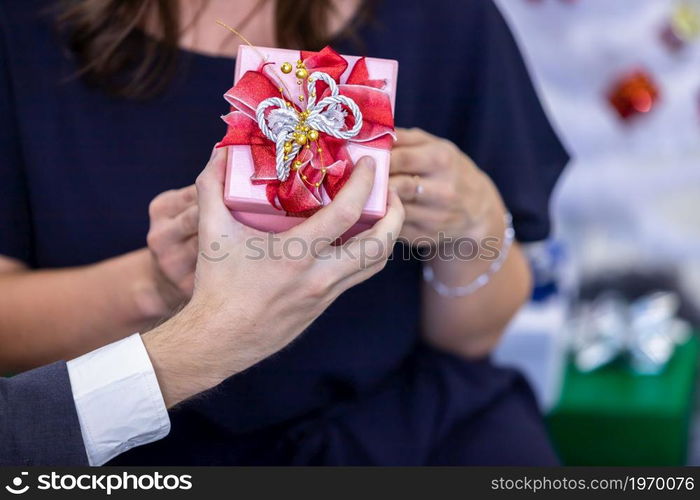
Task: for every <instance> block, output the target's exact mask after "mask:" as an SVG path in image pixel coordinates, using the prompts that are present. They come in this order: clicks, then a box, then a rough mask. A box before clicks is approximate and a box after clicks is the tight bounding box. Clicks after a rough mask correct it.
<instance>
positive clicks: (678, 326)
mask: <svg viewBox="0 0 700 500" xmlns="http://www.w3.org/2000/svg"><path fill="white" fill-rule="evenodd" d="M679 309H680V299H679V297H678V295H677V294H675V293H672V292H656V293H652V294H650V295H646V296H644V297H641V298H639V299H637V300H635V301H634V302H632V303H629V302H627V301H626V300H625V299H624V298H623V297H622V296H621V295H619V294H617V293H615V292H608V293H604V294H602V295H601V296H599V297H598V298H597V299H596V300H594V301H593V302H592V303H589V304H586V305H584V306H583V307H582V309H581V311H580V313H579V314H578V315H577V316H576V318H575V319H574V320H573V322H572V332H571V333H572V336H571V347H572V351H573V359H574V364H575V365H576V367H577V368H578V369H579V370H580V371H584V372H589V371H593V370H596V369H598V368H600V367H602V366H604V365H606V364H608V363H610V362H612V361H613V360H615V359H617V358H619V357H621V356H625V357H626V358H627V360H628V362H629V366H630V368H631V369H632V370H633V371H634V372H635V373H639V374H657V373H660V372H661V371H663V369H664V367H665V366H666V364H667V363H668V361H669V360H670V359H671V357H672V356H673V353H674V351H675V348H676V346H678V345H680V344H683V343H685V342H686V341H687V340H688V339H689V337H690V334H691V327H690V325H689V324H688V323H687V322H685V321H684V320H682V319H680V318H678V316H677V314H678V310H679Z"/></svg>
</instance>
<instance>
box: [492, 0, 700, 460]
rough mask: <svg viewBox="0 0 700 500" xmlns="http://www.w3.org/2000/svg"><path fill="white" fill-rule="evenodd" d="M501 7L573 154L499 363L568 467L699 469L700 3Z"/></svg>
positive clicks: (583, 1) (568, 1) (529, 2)
mask: <svg viewBox="0 0 700 500" xmlns="http://www.w3.org/2000/svg"><path fill="white" fill-rule="evenodd" d="M496 1H497V3H498V4H499V6H500V8H501V10H502V12H503V14H504V15H505V17H506V18H507V20H508V22H509V24H510V25H511V28H512V30H513V32H514V34H515V36H516V39H517V41H518V43H519V45H520V48H521V50H522V52H523V54H524V56H525V59H526V61H527V63H528V65H529V68H530V72H531V75H532V77H533V80H534V82H535V84H536V87H537V90H538V92H539V95H540V98H541V99H542V101H543V103H544V105H545V108H546V110H547V112H548V114H549V117H550V119H551V120H552V122H553V124H554V125H555V127H556V129H557V131H558V132H559V135H560V137H561V138H562V140H563V141H564V143H565V144H566V145H567V147H568V150H569V152H570V153H571V155H572V161H571V163H570V165H569V166H568V168H567V169H566V171H565V173H564V175H563V177H562V179H561V181H560V182H559V185H558V187H557V190H556V193H555V197H554V199H553V201H552V213H553V217H554V220H555V224H556V229H555V232H554V235H553V237H552V238H551V240H550V241H548V242H544V243H541V244H536V245H531V246H530V247H528V248H527V252H528V255H529V257H530V260H531V262H532V265H533V268H534V270H535V275H536V285H537V286H536V290H535V293H534V295H533V300H532V302H531V303H530V304H529V306H528V307H527V308H525V310H523V311H522V312H521V314H520V315H519V316H518V317H517V318H516V319H515V321H514V322H513V323H512V325H511V326H510V329H509V331H508V332H507V334H506V336H505V338H504V342H503V344H502V345H501V347H500V348H499V350H498V352H497V355H496V357H497V359H498V360H499V362H501V363H503V364H505V365H514V366H517V367H519V368H521V369H522V370H523V371H524V372H525V373H526V374H527V376H528V378H529V379H530V382H531V383H532V384H533V386H534V387H535V390H536V393H537V396H538V399H539V401H540V404H541V405H542V407H543V409H544V410H545V411H546V412H547V414H548V421H549V425H550V429H551V432H552V436H553V438H554V441H555V443H556V446H557V448H558V449H559V452H560V454H561V455H562V458H563V459H564V461H565V462H566V463H567V464H572V465H579V464H601V465H615V464H624V465H656V464H660V465H675V464H685V463H688V464H695V465H698V464H700V411H699V409H700V404H698V401H697V398H696V396H695V386H696V380H697V373H698V372H697V364H698V341H697V332H696V330H695V329H694V327H695V328H697V327H698V326H700V316H699V315H698V313H697V311H698V310H699V309H700V308H699V306H700V0H614V1H610V0H496ZM562 332H564V333H562Z"/></svg>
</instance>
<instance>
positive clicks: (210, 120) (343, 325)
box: [0, 0, 567, 465]
mask: <svg viewBox="0 0 700 500" xmlns="http://www.w3.org/2000/svg"><path fill="white" fill-rule="evenodd" d="M49 3H50V2H46V1H44V0H10V1H4V2H3V3H2V4H0V254H4V255H8V256H11V257H15V258H18V259H21V260H22V261H24V262H26V263H27V264H29V265H30V266H32V267H35V268H45V267H66V266H77V265H82V264H89V263H93V262H97V261H100V260H103V259H106V258H108V257H112V256H115V255H118V254H121V253H124V252H128V251H130V250H133V249H136V248H140V247H143V246H144V244H145V236H146V233H147V230H148V218H147V207H148V203H149V201H150V200H151V199H152V198H153V197H154V196H155V195H157V194H158V193H160V192H162V191H164V190H167V189H170V188H174V187H181V186H185V185H188V184H191V183H192V182H193V180H194V179H195V177H196V175H197V173H198V172H199V171H200V170H201V168H202V166H203V165H204V163H205V162H206V160H207V158H208V154H209V151H210V149H211V146H212V144H213V143H214V142H216V141H217V140H219V139H220V138H221V137H222V136H223V133H224V126H223V123H222V122H221V121H220V120H219V115H221V114H222V113H224V112H225V111H226V108H227V107H226V104H225V102H224V101H223V99H222V94H223V92H224V91H226V90H227V89H228V88H229V87H230V84H231V81H232V75H233V66H234V64H233V61H232V60H231V59H227V58H215V57H206V56H203V55H197V54H193V53H188V52H185V51H183V52H181V54H180V61H179V69H178V74H177V77H176V78H175V80H174V81H173V82H172V83H171V84H170V85H169V87H168V88H167V90H166V91H165V92H164V93H162V94H161V95H159V96H158V97H157V98H154V99H151V100H148V101H145V102H144V101H127V100H123V99H117V98H112V97H109V96H107V95H106V94H105V93H104V92H102V91H101V90H99V89H96V88H90V87H88V86H87V85H86V84H85V82H83V81H81V80H80V79H76V78H74V73H75V70H76V66H75V62H74V61H73V59H72V58H71V55H70V54H69V53H68V52H67V51H66V49H65V48H64V47H63V46H62V44H61V41H60V39H59V37H58V35H56V33H55V30H54V29H53V24H52V23H53V20H52V19H51V18H50V17H49V16H46V15H44V14H41V13H42V11H43V10H44V7H46V6H47V5H48V4H49ZM212 29H217V28H216V27H215V26H214V27H212ZM359 38H360V42H361V43H360V45H357V44H356V43H355V42H351V41H348V40H339V41H337V43H335V44H334V47H335V48H336V49H338V50H339V51H341V52H346V53H355V54H357V53H366V54H367V55H372V56H375V57H387V58H392V59H398V60H399V64H400V70H399V85H398V96H397V109H396V123H397V125H398V126H401V127H420V128H423V129H425V130H427V131H429V132H431V133H433V134H436V135H438V136H442V137H445V138H447V139H450V140H452V141H453V142H455V143H456V144H458V145H459V146H460V147H461V148H462V149H463V150H464V151H465V152H466V153H468V154H469V155H470V156H471V157H472V158H473V159H474V161H475V162H476V163H477V164H478V165H479V166H480V167H481V168H482V169H483V170H485V171H486V172H487V173H488V174H489V175H490V176H491V177H492V178H493V180H494V181H495V183H496V184H497V185H498V187H499V189H500V190H501V193H502V195H503V197H504V199H505V201H506V203H507V204H508V207H509V208H510V210H511V211H512V213H513V216H514V221H515V226H516V231H517V236H518V238H519V239H520V240H521V241H533V240H539V239H542V238H545V237H546V236H547V234H548V231H549V219H548V214H547V209H548V206H547V205H548V200H549V195H550V192H551V190H552V187H553V185H554V183H555V181H556V179H557V177H558V175H559V173H560V171H561V169H562V168H563V167H564V165H565V164H566V161H567V155H566V153H565V151H564V150H563V149H562V146H561V145H560V143H559V141H558V139H557V137H556V136H555V134H554V133H553V131H552V129H551V127H550V125H549V123H548V121H547V119H546V117H545V115H544V113H543V111H542V108H541V106H540V103H539V101H538V99H537V96H536V95H535V92H534V91H533V87H532V84H531V82H530V79H529V77H528V74H527V71H526V69H525V67H524V64H523V61H522V59H521V56H520V54H519V52H518V49H517V47H516V45H515V43H514V41H513V38H512V35H511V33H510V32H509V30H508V28H507V26H506V24H505V23H504V20H503V19H502V17H501V15H500V14H499V12H498V11H497V9H496V8H495V7H494V5H493V4H492V3H491V1H489V0H461V1H446V0H443V1H438V2H425V1H423V0H380V1H378V2H376V8H375V14H374V18H373V20H372V21H370V22H368V23H365V24H364V25H362V26H360V27H359ZM106 286H108V284H106ZM232 286H234V284H232ZM420 300H421V298H420V264H419V263H418V262H415V261H408V262H406V261H402V260H400V259H394V260H393V261H392V262H390V264H389V265H388V266H387V267H386V269H385V270H384V271H383V272H382V273H380V274H379V275H377V276H375V277H374V278H372V279H370V280H369V281H367V282H366V283H363V284H361V285H359V286H357V287H355V288H353V289H351V290H349V291H347V292H346V293H345V294H344V295H342V296H341V297H340V298H339V299H338V300H337V301H336V303H335V304H333V305H332V306H331V307H330V308H329V310H328V311H327V312H326V313H325V314H324V315H323V316H322V317H320V318H319V319H318V320H317V321H316V322H315V323H314V324H313V325H312V326H311V327H310V328H309V329H308V331H307V332H305V333H304V334H303V335H302V336H301V337H300V338H299V339H298V340H297V341H295V342H294V343H293V344H292V345H291V346H290V347H289V348H287V349H285V350H284V351H282V352H280V353H278V354H277V355H275V356H273V357H272V358H270V359H268V360H265V361H263V362H262V363H260V364H258V365H257V366H255V367H253V368H251V369H249V370H248V371H247V372H245V373H243V374H239V375H237V376H235V377H233V378H231V379H229V380H227V381H225V382H224V383H223V384H222V385H221V386H220V387H218V388H217V389H215V390H214V391H212V392H211V393H209V394H207V395H205V396H202V397H198V398H195V399H194V400H192V401H190V402H187V403H185V404H183V405H181V406H180V407H179V408H177V409H176V410H174V411H172V412H171V418H172V432H171V434H170V436H169V437H168V438H166V439H164V440H163V441H161V442H158V443H154V444H152V445H149V446H146V447H143V448H140V449H137V450H133V451H132V452H130V453H127V454H126V455H124V456H122V457H120V458H119V459H117V461H116V463H120V464H160V465H165V464H384V465H400V464H407V465H420V464H531V465H537V464H552V463H555V462H556V458H555V456H554V454H553V453H552V451H551V448H550V445H549V442H548V440H547V437H546V433H545V430H544V427H543V424H542V421H541V417H540V415H539V413H538V411H537V409H536V407H535V404H534V400H533V397H532V395H531V392H530V390H529V388H528V386H527V384H526V383H525V382H524V381H523V379H522V378H521V377H520V375H518V374H517V373H516V372H513V371H509V370H502V369H497V368H495V367H493V366H492V365H491V363H490V362H489V360H480V361H473V362H467V361H463V360H460V359H457V358H455V357H453V356H451V355H447V354H444V353H440V352H437V351H435V350H433V349H431V348H429V347H428V346H426V345H424V344H423V343H422V342H421V341H420V335H419V333H420V332H419V311H420ZM193 335H196V332H193Z"/></svg>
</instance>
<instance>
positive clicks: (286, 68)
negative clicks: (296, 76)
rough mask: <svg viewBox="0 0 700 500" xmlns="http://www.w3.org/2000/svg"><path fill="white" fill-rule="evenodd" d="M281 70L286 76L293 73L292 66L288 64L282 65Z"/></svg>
mask: <svg viewBox="0 0 700 500" xmlns="http://www.w3.org/2000/svg"><path fill="white" fill-rule="evenodd" d="M280 69H281V70H282V73H284V74H285V75H286V74H288V73H291V72H292V65H291V64H290V63H288V62H286V63H282V66H280Z"/></svg>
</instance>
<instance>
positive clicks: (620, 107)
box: [608, 70, 659, 120]
mask: <svg viewBox="0 0 700 500" xmlns="http://www.w3.org/2000/svg"><path fill="white" fill-rule="evenodd" d="M658 99H659V90H658V87H657V86H656V84H655V83H654V81H653V80H652V78H651V76H650V75H649V74H648V73H646V72H645V71H641V70H638V71H634V72H632V73H629V74H628V75H626V76H624V77H622V78H621V79H620V80H618V81H617V82H616V83H615V84H614V85H613V87H612V88H611V90H610V92H609V93H608V101H609V102H610V104H611V105H612V107H613V108H614V109H615V111H617V114H618V115H619V116H620V118H622V119H623V120H628V119H630V118H632V117H633V116H637V115H640V114H645V113H648V112H650V111H651V110H652V109H653V108H654V106H655V105H656V104H657V103H658Z"/></svg>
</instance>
